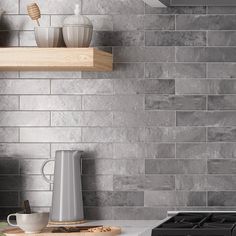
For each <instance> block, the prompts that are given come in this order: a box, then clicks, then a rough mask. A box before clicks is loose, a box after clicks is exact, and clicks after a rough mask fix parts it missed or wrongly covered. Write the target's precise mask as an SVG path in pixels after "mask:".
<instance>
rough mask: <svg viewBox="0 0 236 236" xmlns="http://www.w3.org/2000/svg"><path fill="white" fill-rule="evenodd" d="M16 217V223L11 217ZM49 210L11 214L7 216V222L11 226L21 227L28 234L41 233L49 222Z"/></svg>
mask: <svg viewBox="0 0 236 236" xmlns="http://www.w3.org/2000/svg"><path fill="white" fill-rule="evenodd" d="M12 216H15V217H16V224H14V223H12V222H11V220H10V218H11V217H12ZM48 220H49V213H48V212H36V213H31V214H24V213H23V212H22V213H21V212H19V213H15V214H10V215H8V216H7V223H8V224H9V225H11V226H15V227H19V228H21V229H22V230H23V231H24V232H25V233H27V234H35V233H40V232H41V231H42V230H43V229H44V228H45V227H46V226H47V224H48Z"/></svg>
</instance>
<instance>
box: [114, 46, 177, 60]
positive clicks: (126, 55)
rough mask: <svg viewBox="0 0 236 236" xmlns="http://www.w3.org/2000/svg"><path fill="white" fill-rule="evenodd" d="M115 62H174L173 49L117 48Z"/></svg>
mask: <svg viewBox="0 0 236 236" xmlns="http://www.w3.org/2000/svg"><path fill="white" fill-rule="evenodd" d="M113 59H114V62H173V61H174V48H173V47H130V48H127V47H115V48H114V49H113Z"/></svg>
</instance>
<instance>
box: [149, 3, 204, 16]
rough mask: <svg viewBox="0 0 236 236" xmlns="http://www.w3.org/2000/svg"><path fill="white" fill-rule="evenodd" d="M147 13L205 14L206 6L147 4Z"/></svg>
mask: <svg viewBox="0 0 236 236" xmlns="http://www.w3.org/2000/svg"><path fill="white" fill-rule="evenodd" d="M145 13H146V14H205V13H206V7H203V6H202V7H185V6H181V7H166V8H161V7H151V6H149V5H147V4H145Z"/></svg>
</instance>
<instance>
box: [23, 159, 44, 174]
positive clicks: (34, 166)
mask: <svg viewBox="0 0 236 236" xmlns="http://www.w3.org/2000/svg"><path fill="white" fill-rule="evenodd" d="M44 161H45V160H35V159H34V160H31V159H27V160H20V173H21V174H27V175H28V174H38V175H40V174H41V166H42V165H43V162H44ZM45 169H46V168H45ZM45 173H48V172H47V171H45Z"/></svg>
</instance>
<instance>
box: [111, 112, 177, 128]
mask: <svg viewBox="0 0 236 236" xmlns="http://www.w3.org/2000/svg"><path fill="white" fill-rule="evenodd" d="M174 124H175V113H173V112H171V111H146V112H132V113H130V112H129V113H128V112H113V126H114V127H119V126H125V127H126V126H128V127H146V126H173V125H174Z"/></svg>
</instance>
